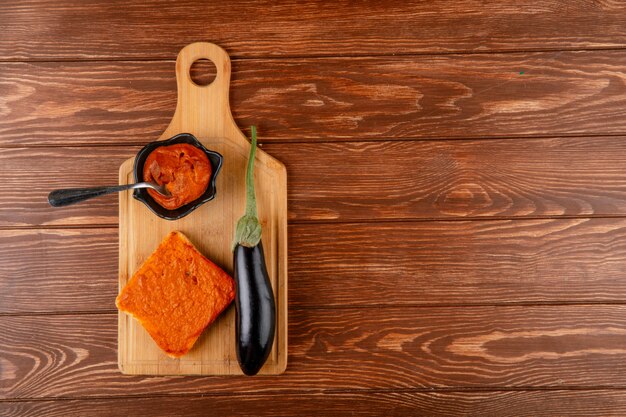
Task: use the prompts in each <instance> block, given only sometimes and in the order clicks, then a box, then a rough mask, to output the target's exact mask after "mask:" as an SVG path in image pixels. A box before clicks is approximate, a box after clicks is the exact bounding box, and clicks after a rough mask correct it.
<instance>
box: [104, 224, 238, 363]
mask: <svg viewBox="0 0 626 417" xmlns="http://www.w3.org/2000/svg"><path fill="white" fill-rule="evenodd" d="M234 297H235V283H234V280H233V279H232V278H231V277H230V276H229V275H228V274H227V273H226V272H224V271H223V270H222V269H221V268H220V267H218V266H217V265H215V264H214V263H213V262H211V261H210V260H208V259H207V258H206V257H204V256H203V255H202V254H201V253H200V252H199V251H198V250H197V249H196V248H195V247H194V246H193V244H192V243H191V242H190V241H189V239H187V237H185V235H183V234H182V233H180V232H172V233H170V234H169V235H167V237H166V238H165V239H164V240H163V242H161V244H160V245H159V247H158V248H157V249H156V251H154V253H152V255H150V257H148V259H147V260H146V261H145V262H144V263H143V264H142V265H141V267H139V269H138V270H137V272H135V274H134V275H133V277H132V278H131V279H130V281H128V283H127V284H126V286H125V287H124V288H123V289H122V291H121V292H120V294H119V295H118V296H117V299H116V300H115V304H116V305H117V308H118V309H120V310H121V311H124V312H126V313H128V314H131V315H132V316H133V317H135V318H136V319H137V320H138V321H139V322H140V323H141V324H142V325H143V327H144V328H145V329H146V330H147V331H148V333H149V334H150V336H152V339H154V341H155V342H156V344H157V345H158V346H159V347H160V348H161V349H163V350H164V351H165V353H167V354H168V355H169V356H172V357H180V356H182V355H184V354H186V353H187V352H189V350H190V349H191V348H192V346H193V345H194V343H195V342H196V340H197V339H198V337H200V334H202V331H203V330H204V329H205V328H206V327H207V326H208V325H209V324H211V323H212V322H213V321H214V320H215V319H216V318H217V317H218V316H219V314H220V313H221V312H222V311H223V310H224V309H225V308H226V307H228V305H229V304H230V303H231V302H232V301H233V299H234Z"/></svg>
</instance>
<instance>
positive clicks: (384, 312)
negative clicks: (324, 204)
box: [0, 305, 626, 399]
mask: <svg viewBox="0 0 626 417" xmlns="http://www.w3.org/2000/svg"><path fill="white" fill-rule="evenodd" d="M625 317H626V306H591V305H581V306H544V307H538V306H534V307H527V306H524V307H465V308H409V307H402V308H385V309H349V308H344V309H315V310H302V311H295V312H292V313H291V314H290V318H289V366H288V368H287V372H285V374H283V375H281V376H267V377H263V378H246V377H243V376H232V377H229V378H220V377H202V378H181V377H139V376H124V375H121V374H120V373H119V371H118V369H117V364H116V356H117V354H116V348H117V341H116V339H117V329H116V327H117V325H116V323H117V316H116V315H115V314H103V315H78V316H72V315H70V316H47V317H46V316H30V317H2V318H0V353H1V356H0V358H2V367H3V379H2V380H1V381H0V398H5V399H6V398H35V397H61V396H62V397H66V396H72V397H73V396H98V397H102V396H110V395H115V396H137V395H159V394H165V393H169V394H183V393H186V394H187V393H188V394H192V393H195V394H198V393H202V392H211V393H212V394H214V395H216V394H220V393H230V394H237V393H257V394H262V393H267V392H281V391H285V392H295V391H300V390H308V391H322V390H359V389H379V390H393V389H414V388H461V387H474V388H490V387H518V388H523V387H544V388H548V387H553V388H568V387H580V388H584V387H598V388H599V387H604V388H616V387H621V388H624V387H626V348H625V346H626V318H625ZM130 387H132V389H131V388H130Z"/></svg>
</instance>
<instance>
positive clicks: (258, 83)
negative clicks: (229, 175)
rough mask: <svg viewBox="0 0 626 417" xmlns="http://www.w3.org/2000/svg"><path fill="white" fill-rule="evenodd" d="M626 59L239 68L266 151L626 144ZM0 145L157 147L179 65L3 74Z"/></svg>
mask: <svg viewBox="0 0 626 417" xmlns="http://www.w3.org/2000/svg"><path fill="white" fill-rule="evenodd" d="M625 67H626V51H595V52H556V53H552V52H551V53H519V54H518V53H516V54H496V55H490V54H488V55H446V56H437V57H430V56H422V57H379V58H358V59H357V58H354V59H341V58H324V59H290V60H275V59H264V60H239V61H233V83H232V88H231V91H232V93H231V100H230V102H231V108H232V109H233V112H234V113H233V115H234V117H235V121H236V122H237V124H238V125H239V126H244V127H248V126H250V125H251V124H256V125H258V126H259V133H260V138H261V140H262V141H265V142H267V141H272V140H281V141H293V140H297V141H302V140H325V141H328V140H329V139H332V140H355V139H376V140H381V139H398V138H477V137H480V138H482V137H489V138H493V137H496V138H497V137H501V136H506V137H520V136H528V135H534V136H558V135H585V134H590V135H591V134H592V135H602V134H606V135H614V134H624V133H626V121H625V119H624V117H623V111H622V109H623V108H624V107H625V106H626V94H625V93H626V86H625V84H624V81H623V80H624V78H625V77H626V75H625V74H626V70H625V69H624V68H625ZM0 73H2V74H3V83H2V84H0V115H2V117H1V118H0V145H13V146H15V145H34V144H37V145H46V144H50V143H55V144H57V145H60V144H85V143H90V144H94V143H107V144H127V143H128V142H133V143H147V142H149V141H150V140H152V139H156V138H158V137H159V136H160V135H161V133H162V132H163V131H164V130H165V128H166V127H167V123H168V122H169V120H170V118H171V116H172V114H173V112H174V107H175V101H176V84H175V80H174V62H173V61H166V62H163V61H158V62H145V61H142V62H79V63H64V62H52V63H29V64H24V63H2V64H0Z"/></svg>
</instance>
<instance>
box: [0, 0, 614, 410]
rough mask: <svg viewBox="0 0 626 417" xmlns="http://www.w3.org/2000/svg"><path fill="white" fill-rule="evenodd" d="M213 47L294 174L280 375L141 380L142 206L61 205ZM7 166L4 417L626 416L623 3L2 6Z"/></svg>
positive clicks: (1, 109)
mask: <svg viewBox="0 0 626 417" xmlns="http://www.w3.org/2000/svg"><path fill="white" fill-rule="evenodd" d="M227 3H228V4H227ZM195 41H210V42H214V43H217V44H218V45H220V46H222V47H224V48H225V49H226V50H227V51H228V52H229V53H230V54H231V58H232V60H233V82H232V86H231V100H230V101H231V107H232V109H233V114H234V117H235V120H236V122H237V124H238V125H239V126H241V127H242V128H244V131H247V126H249V125H251V124H256V125H258V127H259V133H260V141H261V143H262V146H263V149H264V150H266V151H267V152H269V153H271V154H272V155H274V156H275V157H277V158H279V159H280V160H282V161H283V162H284V163H285V164H286V166H287V169H288V175H289V200H288V206H289V320H290V322H289V364H288V368H287V372H286V373H285V374H284V375H282V376H277V377H256V378H245V377H227V378H225V377H142V376H134V377H133V376H123V375H121V374H120V372H119V371H118V369H117V364H116V360H117V354H116V350H117V340H116V338H117V316H116V309H115V305H114V299H115V296H116V293H117V256H118V254H117V250H118V248H117V244H118V230H117V222H118V219H117V215H118V214H117V210H118V208H117V197H114V196H110V197H107V198H100V199H96V200H93V201H92V202H88V203H85V204H80V205H76V206H72V207H68V208H65V209H52V208H50V207H49V206H48V205H47V202H46V195H47V193H48V192H49V191H51V190H52V189H55V188H60V187H67V186H88V185H105V184H112V183H115V182H116V181H117V170H118V167H119V165H120V164H121V162H122V161H124V160H125V159H126V158H128V157H130V156H132V155H133V154H134V153H135V152H137V150H138V149H139V148H140V147H141V146H142V145H143V144H145V143H147V142H150V141H152V140H154V139H156V138H157V137H158V136H159V135H160V134H161V132H162V131H163V130H164V129H165V127H166V126H167V123H168V122H169V120H170V118H171V116H172V113H173V111H174V107H175V101H176V83H175V76H174V60H175V58H176V54H177V52H178V51H179V50H180V49H181V48H182V47H183V46H185V45H186V44H188V43H191V42H195ZM205 69H206V68H205V67H200V68H199V69H198V71H197V74H194V75H197V76H199V77H200V78H202V76H204V77H208V76H210V74H209V75H207V74H203V71H204V70H205ZM0 167H1V169H0V415H2V416H20V417H22V416H74V415H76V416H85V415H88V416H123V415H128V416H130V415H158V416H190V415H205V414H207V415H208V414H210V415H212V416H249V415H256V416H264V415H268V416H270V415H271V416H286V415H310V414H313V413H315V415H317V416H339V415H353V416H354V415H357V416H378V415H386V416H394V415H398V416H406V415H433V416H444V415H445V416H448V415H475V416H521V415H528V416H554V415H568V416H589V415H626V2H624V1H621V0H596V1H593V0H578V1H566V0H557V1H544V0H534V1H528V0H516V1H512V0H506V1H495V0H494V1H483V0H468V1H463V2H457V1H443V0H435V1H429V2H424V1H396V2H392V1H361V2H351V1H340V2H317V3H315V2H310V3H306V4H305V3H302V2H296V1H284V2H280V3H279V2H274V1H266V2H257V3H251V2H248V1H243V0H239V1H231V2H212V4H211V3H209V2H202V1H195V0H181V1H165V0H112V1H109V0H89V1H81V2H79V1H69V0H56V1H51V0H49V1H44V0H29V1H15V0H5V1H2V2H1V3H0Z"/></svg>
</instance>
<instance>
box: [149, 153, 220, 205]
mask: <svg viewBox="0 0 626 417" xmlns="http://www.w3.org/2000/svg"><path fill="white" fill-rule="evenodd" d="M211 172H212V169H211V162H210V161H209V158H208V157H207V155H206V153H204V151H203V150H202V149H199V148H196V147H195V146H193V145H190V144H187V143H179V144H176V145H168V146H159V147H158V148H156V149H155V150H153V151H152V152H151V153H150V154H149V155H148V158H146V162H145V163H144V166H143V180H144V181H149V182H155V183H157V184H159V185H165V188H166V189H167V190H168V191H169V192H170V194H171V195H170V196H164V195H162V194H159V193H158V192H156V191H154V190H152V189H148V193H149V194H150V196H151V197H152V198H153V199H154V200H155V201H156V202H157V203H158V204H160V205H161V206H163V207H164V208H166V209H168V210H174V209H177V208H179V207H182V206H184V205H185V204H187V203H191V202H192V201H194V200H195V199H197V198H199V197H200V196H201V195H202V194H204V192H205V191H206V189H207V187H208V185H209V179H210V178H211Z"/></svg>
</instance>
